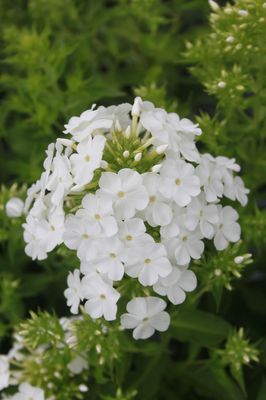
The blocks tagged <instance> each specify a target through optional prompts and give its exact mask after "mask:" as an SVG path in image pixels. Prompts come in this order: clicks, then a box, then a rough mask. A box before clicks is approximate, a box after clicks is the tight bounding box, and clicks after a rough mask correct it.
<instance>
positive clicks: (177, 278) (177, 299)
mask: <svg viewBox="0 0 266 400" xmlns="http://www.w3.org/2000/svg"><path fill="white" fill-rule="evenodd" d="M196 286H197V278H196V275H195V274H194V272H192V271H190V270H188V269H187V266H186V267H184V268H180V267H177V266H173V268H172V272H171V273H170V274H169V275H168V276H167V277H165V278H160V279H159V280H158V282H157V283H156V284H155V285H154V286H153V290H154V291H155V292H156V293H158V294H160V295H161V296H167V297H168V299H169V300H170V301H171V303H173V304H175V305H176V304H181V303H183V302H184V301H185V299H186V292H192V291H193V290H194V289H195V288H196Z"/></svg>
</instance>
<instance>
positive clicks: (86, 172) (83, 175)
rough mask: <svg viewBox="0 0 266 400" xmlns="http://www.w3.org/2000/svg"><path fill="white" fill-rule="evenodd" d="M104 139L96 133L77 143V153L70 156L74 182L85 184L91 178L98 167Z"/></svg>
mask: <svg viewBox="0 0 266 400" xmlns="http://www.w3.org/2000/svg"><path fill="white" fill-rule="evenodd" d="M105 141H106V139H105V137H103V136H100V135H97V136H95V137H94V138H93V139H92V137H91V136H89V137H88V138H87V139H86V140H83V141H82V142H80V143H79V144H78V146H77V153H74V154H72V155H71V156H70V162H71V165H72V171H73V174H74V182H75V183H76V184H78V185H86V184H87V183H89V182H90V181H91V180H92V178H93V173H94V171H95V170H96V169H97V168H99V167H100V164H101V160H102V155H103V149H104V145H105Z"/></svg>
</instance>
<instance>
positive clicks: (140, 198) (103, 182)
mask: <svg viewBox="0 0 266 400" xmlns="http://www.w3.org/2000/svg"><path fill="white" fill-rule="evenodd" d="M99 186H100V190H99V192H98V193H103V194H105V195H106V196H108V197H110V198H111V199H112V201H113V205H114V212H115V215H116V216H117V218H121V219H124V218H131V217H133V216H134V214H135V211H136V210H143V209H144V208H145V207H146V206H147V204H148V201H149V199H148V194H147V191H146V189H145V187H144V186H143V184H142V177H141V175H140V174H139V173H138V172H136V171H134V170H132V169H129V168H124V169H121V170H120V171H119V172H118V173H117V174H115V173H114V172H104V173H103V174H102V176H101V178H100V181H99Z"/></svg>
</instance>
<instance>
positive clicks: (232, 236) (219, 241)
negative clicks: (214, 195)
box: [214, 205, 241, 250]
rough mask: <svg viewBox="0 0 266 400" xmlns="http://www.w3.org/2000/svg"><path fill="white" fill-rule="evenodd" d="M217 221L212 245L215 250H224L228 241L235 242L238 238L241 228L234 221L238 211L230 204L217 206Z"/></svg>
mask: <svg viewBox="0 0 266 400" xmlns="http://www.w3.org/2000/svg"><path fill="white" fill-rule="evenodd" d="M218 212H219V221H218V223H217V230H216V233H215V236H214V245H215V247H216V249H217V250H224V249H225V248H226V247H227V246H228V244H229V242H233V243H235V242H237V241H238V240H239V239H240V234H241V229H240V225H239V224H238V223H237V222H236V221H237V220H238V213H237V212H236V210H234V209H233V208H232V207H231V206H226V207H222V206H220V205H219V206H218Z"/></svg>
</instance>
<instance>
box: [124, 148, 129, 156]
mask: <svg viewBox="0 0 266 400" xmlns="http://www.w3.org/2000/svg"><path fill="white" fill-rule="evenodd" d="M123 157H124V158H128V157H129V151H128V150H125V151H124V153H123Z"/></svg>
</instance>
